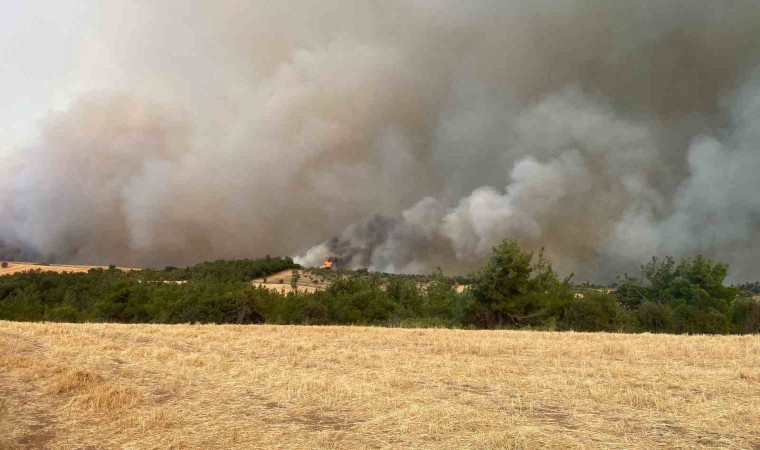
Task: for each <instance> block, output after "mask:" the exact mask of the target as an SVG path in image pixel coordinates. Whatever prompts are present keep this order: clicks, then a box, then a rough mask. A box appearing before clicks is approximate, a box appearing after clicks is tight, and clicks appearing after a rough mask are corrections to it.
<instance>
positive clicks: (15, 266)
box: [0, 262, 139, 275]
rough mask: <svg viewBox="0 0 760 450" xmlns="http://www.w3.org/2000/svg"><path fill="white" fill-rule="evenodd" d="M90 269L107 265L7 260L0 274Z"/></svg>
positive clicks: (83, 270) (81, 271) (127, 269)
mask: <svg viewBox="0 0 760 450" xmlns="http://www.w3.org/2000/svg"><path fill="white" fill-rule="evenodd" d="M90 269H108V266H83V265H71V264H41V263H34V262H8V267H0V275H13V274H16V273H21V272H27V271H29V270H42V271H44V272H58V273H63V272H70V273H87V271H88V270H90ZM118 269H120V270H124V271H130V270H139V269H130V268H126V267H118Z"/></svg>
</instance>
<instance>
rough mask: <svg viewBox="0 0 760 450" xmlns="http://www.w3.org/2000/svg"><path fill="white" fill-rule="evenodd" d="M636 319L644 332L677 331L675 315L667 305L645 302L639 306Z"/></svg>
mask: <svg viewBox="0 0 760 450" xmlns="http://www.w3.org/2000/svg"><path fill="white" fill-rule="evenodd" d="M636 318H637V320H638V323H639V326H640V327H641V329H642V330H643V331H650V332H653V333H668V332H672V331H674V330H675V314H674V313H673V310H672V309H670V308H669V307H668V306H666V305H661V304H658V303H652V302H644V303H642V304H641V306H639V309H638V312H637V314H636Z"/></svg>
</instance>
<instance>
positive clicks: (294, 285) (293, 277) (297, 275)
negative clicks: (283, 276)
mask: <svg viewBox="0 0 760 450" xmlns="http://www.w3.org/2000/svg"><path fill="white" fill-rule="evenodd" d="M300 279H301V272H299V271H298V269H293V272H292V275H291V277H290V287H292V288H293V290H296V289H297V288H298V280H300Z"/></svg>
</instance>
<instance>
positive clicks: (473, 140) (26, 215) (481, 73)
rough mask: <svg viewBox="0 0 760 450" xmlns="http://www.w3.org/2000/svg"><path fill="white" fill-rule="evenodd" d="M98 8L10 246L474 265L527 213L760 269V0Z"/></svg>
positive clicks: (11, 166)
mask: <svg viewBox="0 0 760 450" xmlns="http://www.w3.org/2000/svg"><path fill="white" fill-rule="evenodd" d="M100 8H102V10H101V11H99V14H97V20H98V23H97V24H96V26H95V27H94V29H96V30H98V31H97V36H96V39H92V40H90V41H88V42H86V43H85V45H83V47H82V49H81V57H80V58H79V66H80V67H81V70H80V71H79V72H78V73H77V74H76V75H77V76H76V77H74V79H73V81H72V82H71V91H72V92H76V93H77V95H76V97H77V99H76V100H73V101H72V102H71V105H70V106H69V107H68V108H67V109H66V110H64V111H59V112H55V113H51V114H50V116H49V117H48V118H47V119H46V120H45V121H43V122H42V123H41V124H40V127H39V133H38V136H37V139H36V142H35V143H34V144H33V145H31V146H27V147H20V148H18V149H17V150H16V151H14V152H11V153H10V154H9V155H8V156H5V157H3V158H4V159H3V161H2V165H1V166H0V167H1V168H0V171H2V172H5V173H0V175H2V180H3V188H2V190H0V217H2V220H1V221H0V243H2V245H0V252H3V254H0V258H8V257H9V256H7V255H10V257H14V255H15V256H18V255H21V254H23V255H37V256H38V257H40V258H45V259H47V260H51V261H67V262H97V263H117V264H123V265H153V266H161V265H165V264H173V265H177V264H187V263H194V262H197V261H199V260H203V259H213V258H233V257H250V256H259V255H263V254H267V253H271V254H291V255H302V256H300V257H299V258H298V260H299V261H301V262H303V263H305V264H319V263H321V262H322V261H323V260H324V259H325V258H326V257H327V256H332V255H335V256H338V257H340V258H341V263H342V264H346V265H348V266H351V267H370V268H372V269H377V270H387V271H410V272H425V271H429V270H432V269H433V268H435V267H436V266H439V267H442V268H444V269H446V270H450V271H467V270H471V269H473V268H475V267H477V266H478V265H479V264H480V263H482V261H483V259H484V258H485V257H487V256H488V254H489V253H490V249H491V247H492V246H493V245H496V244H497V243H498V242H499V241H500V240H501V239H504V238H507V237H511V238H516V239H518V240H519V241H520V243H521V245H523V246H525V247H526V248H531V249H536V248H539V247H542V246H543V247H545V248H546V251H547V253H548V256H549V257H550V258H551V259H552V261H554V262H555V265H556V266H557V268H558V269H559V270H560V271H563V272H565V273H568V272H571V271H572V272H575V273H576V274H578V276H579V277H581V278H591V279H595V280H601V281H604V280H609V279H610V277H611V276H613V274H615V273H618V272H619V271H622V270H631V269H632V268H635V267H636V265H637V264H639V263H640V262H641V261H642V260H644V259H646V258H648V257H649V256H650V255H653V254H663V253H669V254H673V255H676V256H681V255H691V254H694V253H697V252H701V253H704V254H708V255H710V256H715V257H719V258H722V259H724V260H726V261H728V262H729V263H731V264H732V276H733V277H734V278H737V279H743V278H757V277H758V276H760V272H758V269H757V266H756V265H755V264H752V262H753V261H756V260H757V258H759V257H760V245H757V244H756V242H757V238H758V237H760V200H758V198H759V197H758V196H757V192H760V184H759V182H758V181H757V180H758V179H760V177H758V176H757V174H758V172H759V171H758V169H760V149H759V148H758V144H760V132H758V131H756V130H755V128H756V127H753V125H754V124H756V123H757V119H758V118H760V84H759V83H760V72H758V70H760V69H758V66H760V26H758V24H760V5H759V4H757V3H756V2H753V1H734V2H730V3H729V4H722V3H719V2H718V3H716V2H708V1H706V0H705V1H691V0H689V1H686V0H683V1H672V2H660V1H654V0H649V1H640V2H622V3H617V4H609V3H608V2H602V1H601V0H599V1H597V0H592V1H587V0H583V1H581V0H566V1H559V2H557V1H527V0H512V1H502V2H491V1H485V0H484V1H475V2H466V3H463V2H454V1H448V0H440V1H434V2H430V1H427V2H418V1H414V0H406V1H401V0H396V1H387V2H371V1H363V0H360V1H356V2H351V3H350V4H347V3H345V2H337V1H330V0H327V1H325V0H321V1H315V0H298V1H296V2H295V3H293V2H290V3H287V4H285V3H282V2H281V3H272V2H263V1H262V2H256V1H255V2H250V1H245V2H244V1H242V0H240V1H238V0H228V1H224V2H214V3H213V4H212V3H209V2H202V1H185V2H181V3H180V2H173V1H160V2H143V1H137V2H135V1H130V2H108V4H107V5H105V6H101V7H100ZM340 230H343V231H340ZM336 231H337V235H336ZM318 242H324V243H322V244H318V245H316V246H314V244H315V243H318ZM10 249H14V250H10Z"/></svg>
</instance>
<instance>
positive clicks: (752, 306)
mask: <svg viewBox="0 0 760 450" xmlns="http://www.w3.org/2000/svg"><path fill="white" fill-rule="evenodd" d="M731 319H732V322H733V324H734V331H736V332H737V333H760V297H755V298H746V297H742V298H739V299H738V300H737V301H736V302H735V303H734V304H733V306H732V308H731Z"/></svg>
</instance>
